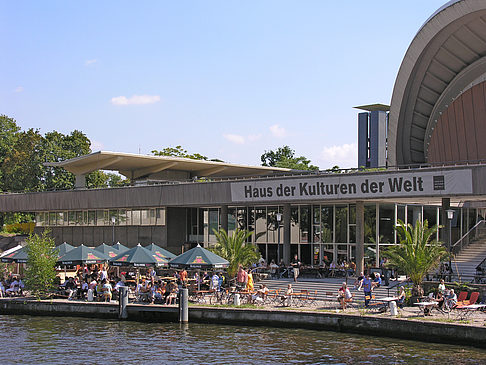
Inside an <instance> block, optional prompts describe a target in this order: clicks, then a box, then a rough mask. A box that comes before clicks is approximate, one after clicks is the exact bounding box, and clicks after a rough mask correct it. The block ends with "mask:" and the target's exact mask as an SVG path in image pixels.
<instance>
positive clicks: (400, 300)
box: [397, 286, 405, 308]
mask: <svg viewBox="0 0 486 365" xmlns="http://www.w3.org/2000/svg"><path fill="white" fill-rule="evenodd" d="M404 302H405V288H404V287H403V286H401V287H400V289H398V300H397V305H398V307H399V308H403V304H404Z"/></svg>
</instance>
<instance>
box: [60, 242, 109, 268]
mask: <svg viewBox="0 0 486 365" xmlns="http://www.w3.org/2000/svg"><path fill="white" fill-rule="evenodd" d="M108 259H109V257H108V256H106V255H105V254H104V253H102V252H100V251H96V250H95V249H94V248H91V247H86V246H85V245H81V246H79V247H76V248H73V249H72V250H70V251H68V252H67V253H66V254H65V255H63V256H62V257H61V258H60V259H59V260H58V261H57V262H58V263H60V264H61V265H83V264H101V263H103V262H106V261H108Z"/></svg>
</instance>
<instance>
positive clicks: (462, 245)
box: [451, 219, 486, 254]
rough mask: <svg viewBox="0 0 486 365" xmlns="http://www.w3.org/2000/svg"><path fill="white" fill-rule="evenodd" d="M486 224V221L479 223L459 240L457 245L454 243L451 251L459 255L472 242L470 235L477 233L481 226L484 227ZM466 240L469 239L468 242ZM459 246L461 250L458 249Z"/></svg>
mask: <svg viewBox="0 0 486 365" xmlns="http://www.w3.org/2000/svg"><path fill="white" fill-rule="evenodd" d="M485 223H486V220H484V219H482V220H480V221H479V222H477V223H476V224H475V225H474V226H473V227H472V228H471V229H470V230H469V231H467V232H466V233H465V234H464V235H463V236H462V237H461V238H459V239H458V240H457V242H456V243H454V244H453V245H452V246H451V251H454V254H457V253H459V252H460V251H461V250H462V249H463V247H464V246H465V245H468V244H469V243H470V242H471V241H470V240H469V235H470V234H471V233H472V232H474V233H476V229H477V228H478V227H479V226H480V225H484V224H485ZM466 238H468V240H467V241H466ZM465 241H466V243H465V244H464V242H465ZM457 246H459V249H456V247H457Z"/></svg>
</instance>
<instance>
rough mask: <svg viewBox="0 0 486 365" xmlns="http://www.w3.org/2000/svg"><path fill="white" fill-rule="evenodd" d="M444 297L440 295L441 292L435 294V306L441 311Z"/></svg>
mask: <svg viewBox="0 0 486 365" xmlns="http://www.w3.org/2000/svg"><path fill="white" fill-rule="evenodd" d="M444 300H445V298H444V296H443V295H442V293H441V292H438V293H437V298H436V299H435V301H436V302H437V303H439V304H437V306H438V307H439V309H442V307H443V306H444Z"/></svg>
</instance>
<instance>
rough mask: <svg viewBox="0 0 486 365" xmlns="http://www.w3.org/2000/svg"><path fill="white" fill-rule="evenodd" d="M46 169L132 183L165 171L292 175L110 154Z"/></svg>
mask: <svg viewBox="0 0 486 365" xmlns="http://www.w3.org/2000/svg"><path fill="white" fill-rule="evenodd" d="M44 165H46V166H53V167H62V168H64V169H66V170H67V171H69V172H72V173H73V174H75V175H85V174H88V173H90V172H93V171H96V170H113V171H118V172H119V173H120V174H122V175H124V176H126V177H127V178H129V179H138V178H141V177H144V176H148V175H151V174H155V173H158V172H161V171H164V170H171V171H185V172H189V173H190V174H191V176H198V177H209V176H212V177H228V176H252V175H253V176H254V175H271V174H274V173H282V172H289V171H291V170H290V169H284V168H279V167H266V166H245V165H238V164H230V163H225V162H215V161H206V160H193V159H189V158H180V157H170V156H149V155H137V154H133V153H121V152H110V151H98V152H93V153H90V154H89V155H84V156H80V157H76V158H72V159H70V160H66V161H61V162H47V163H45V164H44Z"/></svg>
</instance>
